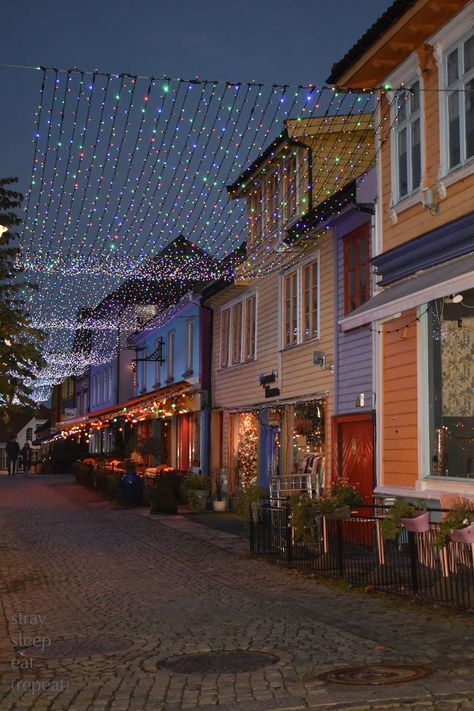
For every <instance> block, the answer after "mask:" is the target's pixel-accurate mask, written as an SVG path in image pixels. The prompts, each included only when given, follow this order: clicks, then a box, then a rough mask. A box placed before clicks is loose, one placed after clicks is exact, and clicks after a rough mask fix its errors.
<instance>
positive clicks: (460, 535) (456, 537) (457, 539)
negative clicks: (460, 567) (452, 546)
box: [449, 523, 474, 545]
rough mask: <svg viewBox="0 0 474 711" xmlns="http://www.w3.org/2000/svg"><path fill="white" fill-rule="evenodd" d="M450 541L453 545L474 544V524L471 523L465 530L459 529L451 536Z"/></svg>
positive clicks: (452, 532)
mask: <svg viewBox="0 0 474 711" xmlns="http://www.w3.org/2000/svg"><path fill="white" fill-rule="evenodd" d="M449 540H450V541H453V543H467V544H469V545H470V544H471V543H474V523H470V524H469V526H466V527H465V528H457V529H456V530H455V531H451V533H450V534H449Z"/></svg>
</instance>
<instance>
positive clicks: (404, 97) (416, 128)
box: [392, 79, 421, 202]
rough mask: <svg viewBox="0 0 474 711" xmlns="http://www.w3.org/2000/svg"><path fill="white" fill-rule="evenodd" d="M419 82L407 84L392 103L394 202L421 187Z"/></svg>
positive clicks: (415, 80) (414, 81) (398, 91)
mask: <svg viewBox="0 0 474 711" xmlns="http://www.w3.org/2000/svg"><path fill="white" fill-rule="evenodd" d="M420 98H421V94H420V80H419V79H413V80H412V81H410V82H407V83H406V84H405V85H404V87H403V89H399V90H397V91H396V92H395V97H394V99H393V101H392V126H393V132H392V163H393V195H394V202H397V201H398V200H401V199H402V198H404V197H406V196H407V195H410V194H411V193H413V192H415V191H416V190H418V189H419V187H420V184H421V101H420Z"/></svg>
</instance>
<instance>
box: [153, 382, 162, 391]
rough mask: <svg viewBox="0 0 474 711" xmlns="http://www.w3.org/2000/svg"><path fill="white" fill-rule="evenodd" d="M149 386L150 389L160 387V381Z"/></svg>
mask: <svg viewBox="0 0 474 711" xmlns="http://www.w3.org/2000/svg"><path fill="white" fill-rule="evenodd" d="M151 387H152V390H157V389H158V388H161V383H153V385H152V386H151Z"/></svg>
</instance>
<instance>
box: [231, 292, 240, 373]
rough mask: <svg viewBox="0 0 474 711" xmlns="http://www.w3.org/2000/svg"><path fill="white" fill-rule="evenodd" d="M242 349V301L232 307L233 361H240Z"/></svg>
mask: <svg viewBox="0 0 474 711" xmlns="http://www.w3.org/2000/svg"><path fill="white" fill-rule="evenodd" d="M241 351H242V302H240V303H238V304H235V306H233V307H232V363H233V364H235V363H240V360H241Z"/></svg>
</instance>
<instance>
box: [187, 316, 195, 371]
mask: <svg viewBox="0 0 474 711" xmlns="http://www.w3.org/2000/svg"><path fill="white" fill-rule="evenodd" d="M193 348H194V319H193V318H188V319H187V321H186V371H187V372H192V370H193Z"/></svg>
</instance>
